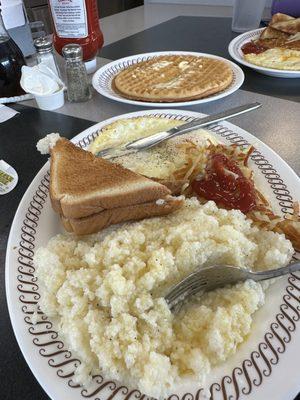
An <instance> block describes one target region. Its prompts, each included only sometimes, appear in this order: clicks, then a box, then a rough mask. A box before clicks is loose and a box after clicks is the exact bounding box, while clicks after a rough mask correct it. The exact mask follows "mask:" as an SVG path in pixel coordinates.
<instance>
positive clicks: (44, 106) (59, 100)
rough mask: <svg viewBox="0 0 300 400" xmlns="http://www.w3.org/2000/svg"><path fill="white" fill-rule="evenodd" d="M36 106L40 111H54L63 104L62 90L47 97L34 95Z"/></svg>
mask: <svg viewBox="0 0 300 400" xmlns="http://www.w3.org/2000/svg"><path fill="white" fill-rule="evenodd" d="M34 98H35V100H36V102H37V105H38V106H39V108H40V109H41V110H56V109H57V108H60V107H62V106H63V105H64V104H65V97H64V88H63V87H62V88H61V89H60V90H58V91H57V92H55V93H52V94H47V95H40V96H39V95H34Z"/></svg>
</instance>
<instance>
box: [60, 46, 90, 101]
mask: <svg viewBox="0 0 300 400" xmlns="http://www.w3.org/2000/svg"><path fill="white" fill-rule="evenodd" d="M62 53H63V56H64V58H65V60H66V75H67V86H68V88H67V90H68V100H69V101H70V102H80V101H87V100H89V99H90V98H91V97H92V92H91V88H90V85H89V81H88V76H87V72H86V69H85V65H84V63H83V61H82V48H81V46H80V45H79V44H66V45H65V46H64V47H63V49H62Z"/></svg>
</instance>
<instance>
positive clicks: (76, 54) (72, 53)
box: [62, 43, 82, 61]
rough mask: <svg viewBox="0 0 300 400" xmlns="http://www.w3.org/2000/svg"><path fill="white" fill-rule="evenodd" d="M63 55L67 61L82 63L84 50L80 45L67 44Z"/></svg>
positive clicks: (63, 49)
mask: <svg viewBox="0 0 300 400" xmlns="http://www.w3.org/2000/svg"><path fill="white" fill-rule="evenodd" d="M62 53H63V56H64V57H65V59H66V60H70V61H82V48H81V46H80V45H79V44H72V43H71V44H66V45H65V46H64V47H63V48H62Z"/></svg>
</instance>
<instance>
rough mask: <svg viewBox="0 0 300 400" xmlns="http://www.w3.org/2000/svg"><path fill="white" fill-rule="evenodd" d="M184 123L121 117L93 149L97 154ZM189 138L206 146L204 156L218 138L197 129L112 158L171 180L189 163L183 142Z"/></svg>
mask: <svg viewBox="0 0 300 400" xmlns="http://www.w3.org/2000/svg"><path fill="white" fill-rule="evenodd" d="M182 123H183V121H178V120H174V119H169V118H161V117H160V118H159V117H151V116H149V117H138V118H130V119H121V120H118V121H116V122H114V123H112V124H110V125H107V126H105V127H104V128H103V129H102V130H101V132H100V134H99V136H98V137H97V138H96V139H95V140H94V142H92V143H91V145H90V147H89V150H90V151H91V152H92V153H94V154H95V153H97V152H98V151H100V150H102V149H104V148H106V147H114V146H119V145H121V144H124V143H126V142H130V141H132V140H135V139H139V138H141V137H143V136H150V135H153V134H155V133H157V132H160V131H166V130H168V129H171V128H173V127H174V126H178V125H181V124H182ZM188 141H191V142H193V143H195V144H196V145H197V146H199V147H200V148H202V149H203V156H205V148H206V147H207V146H208V145H209V143H210V142H211V143H215V144H216V143H217V140H216V138H215V137H214V136H212V135H211V134H210V133H209V132H208V131H205V130H203V129H197V130H195V131H192V132H190V133H187V134H185V135H182V136H179V137H176V138H173V139H170V140H168V141H166V142H164V143H161V144H160V145H158V146H155V147H153V148H150V149H148V150H147V151H140V152H138V153H135V154H130V155H127V156H123V157H118V158H115V159H112V160H111V161H113V162H117V163H118V164H121V165H123V166H124V167H125V168H128V169H130V170H132V171H134V172H137V173H140V174H142V175H145V176H148V177H150V178H158V179H168V178H170V177H171V175H172V173H173V172H175V171H176V170H177V169H180V168H181V167H183V166H184V165H185V164H186V162H187V154H186V152H185V151H184V149H183V148H182V147H181V146H180V144H182V143H187V142H188ZM205 160H206V159H205V157H203V160H202V161H203V168H204V167H205ZM199 163H200V161H199Z"/></svg>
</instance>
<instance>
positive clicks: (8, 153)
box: [0, 17, 300, 400]
mask: <svg viewBox="0 0 300 400" xmlns="http://www.w3.org/2000/svg"><path fill="white" fill-rule="evenodd" d="M110 18H111V17H110ZM200 28H201V27H199V29H200ZM170 43H171V42H170ZM170 47H171V44H170ZM104 53H105V51H104V52H103V54H104ZM109 61H110V60H109V59H107V58H99V59H98V65H99V66H101V65H104V64H106V63H108V62H109ZM253 101H259V102H261V103H262V105H263V107H262V108H261V109H260V110H257V111H255V112H254V113H251V114H245V115H243V116H240V117H238V118H235V119H233V120H232V122H233V123H235V124H236V125H238V126H240V127H242V128H243V129H245V130H247V131H249V132H251V133H252V134H253V135H254V136H256V137H257V138H259V139H261V140H262V141H263V142H265V143H266V144H268V145H269V146H270V147H272V148H273V149H274V150H275V151H276V152H277V153H278V154H279V155H280V156H281V157H282V158H283V159H284V160H285V161H286V162H287V163H288V164H289V165H290V166H291V167H292V168H293V169H294V170H295V171H296V173H297V174H300V159H299V156H298V151H299V148H300V136H299V126H300V113H299V103H297V102H294V101H288V100H284V99H280V98H276V97H271V96H266V95H264V94H258V93H254V92H250V91H245V90H238V91H237V92H235V93H234V94H232V95H231V96H229V97H226V98H224V99H222V100H219V101H216V102H212V103H208V104H205V105H201V106H200V105H196V106H192V107H187V108H186V109H187V110H193V111H197V112H202V113H207V114H210V113H214V112H218V111H221V110H224V109H226V108H229V107H233V106H237V105H240V104H245V103H249V102H253ZM22 104H23V105H25V107H23V106H19V105H17V106H16V107H17V108H18V110H19V111H20V114H18V116H16V117H14V118H13V119H12V120H10V121H7V122H5V123H3V124H1V125H0V136H1V137H2V139H1V146H0V159H2V158H3V159H4V160H6V161H8V162H10V163H11V164H12V165H14V166H15V167H16V168H17V170H18V172H19V178H20V180H19V184H18V186H17V187H16V189H14V191H12V192H11V194H10V195H7V197H3V200H2V201H1V202H0V215H1V216H2V217H1V219H0V232H1V233H0V264H1V269H0V285H1V288H0V309H1V313H0V315H1V316H2V318H1V322H0V330H1V334H0V352H1V354H2V356H3V360H4V361H3V363H2V365H1V368H0V379H1V382H2V385H1V386H2V387H1V396H0V397H1V399H5V400H6V399H7V400H10V399H15V400H29V399H30V400H32V399H45V400H46V399H48V397H47V396H46V394H45V393H44V392H43V390H42V389H41V387H40V386H39V385H38V383H37V382H36V381H35V379H34V378H33V376H32V375H31V372H30V370H29V368H28V367H27V366H26V363H25V361H24V360H23V358H22V355H21V352H20V350H19V349H18V346H17V344H16V342H15V339H14V337H13V333H12V329H11V327H10V322H9V317H8V312H7V306H6V300H5V291H4V259H5V248H6V241H7V235H8V232H9V228H10V224H11V222H12V219H13V216H14V212H15V210H16V207H17V204H18V202H19V201H20V199H21V197H22V195H23V193H24V191H25V190H26V188H27V186H28V184H29V183H30V182H31V180H32V179H33V178H34V176H35V174H36V173H37V172H38V170H39V168H40V167H41V166H42V164H43V162H44V160H43V158H42V157H41V156H39V155H38V154H36V152H35V143H36V141H37V140H38V139H39V138H40V137H42V136H44V135H45V134H47V133H49V132H53V131H59V132H60V133H61V134H62V135H64V136H67V137H69V138H71V137H73V136H75V135H76V134H78V133H80V131H82V130H83V129H85V128H87V127H88V126H90V125H92V124H93V123H96V122H99V121H103V120H105V119H107V118H110V117H112V116H116V115H120V114H123V113H128V112H132V111H137V110H143V109H144V108H142V107H135V106H131V105H126V104H122V103H117V102H114V101H110V100H108V99H106V98H104V97H102V96H101V95H99V94H97V93H96V92H93V98H92V99H91V100H90V101H88V102H87V103H78V104H70V103H66V104H65V105H64V106H63V107H62V108H60V109H58V110H55V111H54V112H42V111H40V110H38V109H37V108H36V103H35V102H34V101H26V102H23V103H22ZM26 106H28V107H26ZM75 117H76V118H77V119H75ZM16 376H18V381H17V383H16V382H15V379H16V378H15V377H16ZM287 400H289V399H287Z"/></svg>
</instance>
